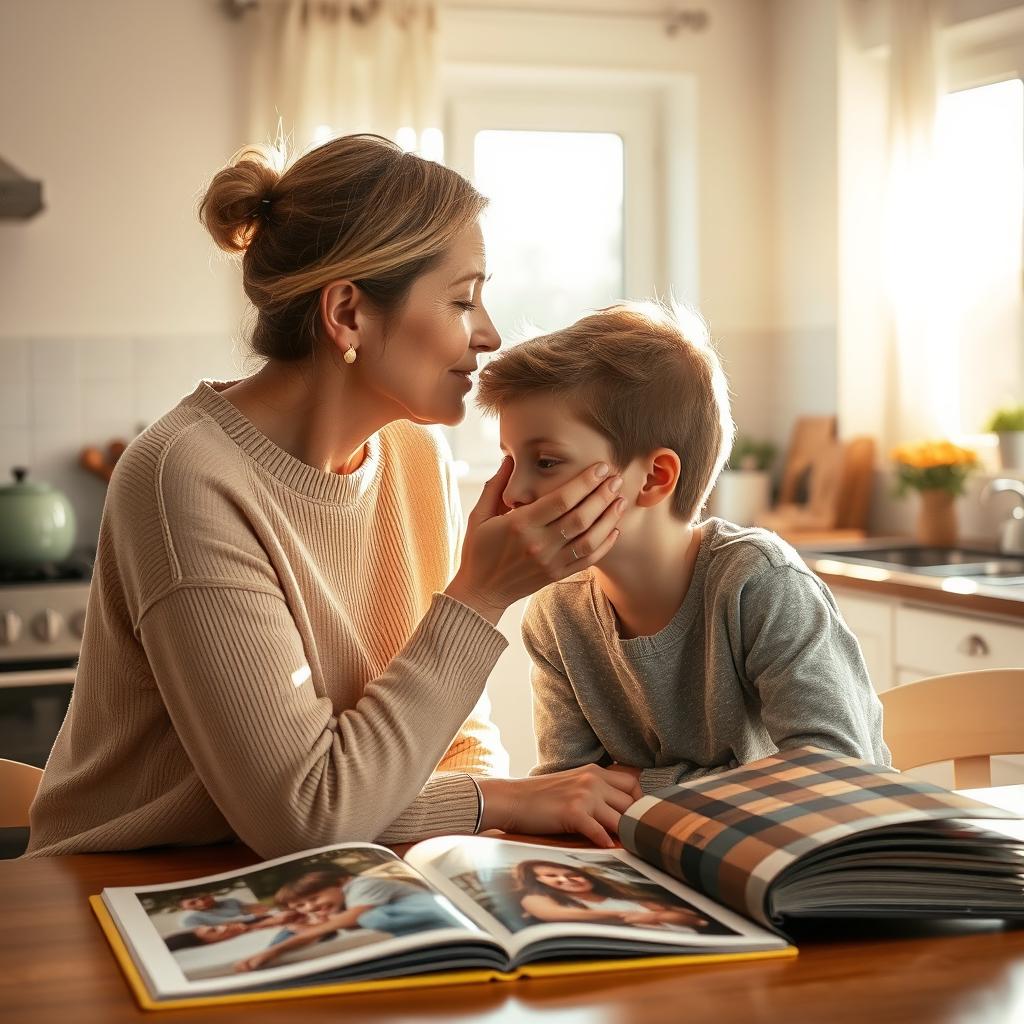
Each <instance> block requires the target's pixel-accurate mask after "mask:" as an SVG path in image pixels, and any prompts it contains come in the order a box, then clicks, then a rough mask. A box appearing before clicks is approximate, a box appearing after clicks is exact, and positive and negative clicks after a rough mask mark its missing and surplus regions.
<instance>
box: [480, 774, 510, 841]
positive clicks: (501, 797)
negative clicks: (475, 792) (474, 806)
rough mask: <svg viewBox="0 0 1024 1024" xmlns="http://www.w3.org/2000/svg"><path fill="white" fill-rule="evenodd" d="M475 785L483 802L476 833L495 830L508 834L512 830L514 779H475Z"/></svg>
mask: <svg viewBox="0 0 1024 1024" xmlns="http://www.w3.org/2000/svg"><path fill="white" fill-rule="evenodd" d="M476 784H477V787H478V789H479V790H480V796H481V798H482V800H483V810H482V813H481V815H480V825H479V827H478V829H477V831H478V832H486V831H487V830H488V829H492V828H496V829H500V830H501V831H502V832H509V831H511V828H512V820H513V812H512V809H513V806H514V804H515V797H514V795H513V793H514V786H515V780H514V779H477V780H476Z"/></svg>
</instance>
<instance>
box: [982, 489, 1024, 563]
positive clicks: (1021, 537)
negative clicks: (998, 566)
mask: <svg viewBox="0 0 1024 1024" xmlns="http://www.w3.org/2000/svg"><path fill="white" fill-rule="evenodd" d="M1001 491H1010V492H1012V493H1013V494H1015V495H1016V496H1017V498H1018V499H1019V500H1018V502H1017V504H1015V505H1014V506H1013V508H1012V509H1011V511H1010V517H1009V518H1008V519H1007V520H1006V521H1005V522H1004V523H1003V525H1002V527H1001V528H1000V530H999V550H1000V551H1002V552H1004V553H1005V554H1012V555H1022V554H1024V483H1022V482H1021V481H1020V480H1011V479H1009V478H1007V477H999V478H998V479H996V480H992V481H990V482H989V483H988V484H986V485H985V489H984V490H983V491H982V492H981V500H982V501H988V500H989V498H991V497H992V495H993V494H998V493H999V492H1001Z"/></svg>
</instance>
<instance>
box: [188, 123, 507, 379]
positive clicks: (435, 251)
mask: <svg viewBox="0 0 1024 1024" xmlns="http://www.w3.org/2000/svg"><path fill="white" fill-rule="evenodd" d="M284 168H285V157H284V153H283V148H282V147H269V146H248V147H246V148H245V149H242V150H240V151H239V152H238V153H236V154H235V155H234V156H233V157H232V159H231V162H230V163H229V164H228V166H227V167H225V168H224V169H223V170H221V171H219V172H218V173H217V174H216V175H215V176H214V178H213V181H212V182H211V183H210V186H209V188H208V189H207V190H206V194H205V195H204V196H203V199H202V202H201V203H200V204H199V218H200V220H202V222H203V224H205V225H206V228H207V230H208V231H209V232H210V234H211V235H212V236H213V240H214V241H215V242H216V243H217V245H218V246H220V248H221V249H223V250H225V252H229V253H232V254H238V253H242V254H243V255H242V283H243V287H244V288H245V293H246V295H248V296H249V299H250V300H251V301H252V303H253V306H254V307H255V308H256V313H257V319H256V325H255V328H254V330H253V337H252V346H253V348H254V349H255V351H256V352H257V353H258V354H259V355H262V356H267V357H268V358H273V359H283V360H298V359H304V358H306V357H307V356H308V355H310V353H311V352H312V351H313V345H314V343H315V342H316V340H317V335H318V327H319V323H320V315H319V298H320V290H321V289H322V288H323V286H324V285H325V284H327V283H328V282H330V281H334V280H337V279H339V278H348V279H349V280H351V281H353V282H354V283H355V284H357V285H358V286H359V287H360V288H361V289H362V291H363V292H364V293H365V294H366V295H367V297H368V298H369V299H370V301H371V302H372V303H373V306H374V307H375V310H376V312H378V313H379V314H380V315H382V316H383V317H385V318H387V317H388V316H390V315H392V314H394V313H395V312H396V311H397V310H398V309H399V308H400V307H401V304H402V302H403V301H404V300H405V298H406V296H407V295H408V293H409V289H410V288H411V287H412V284H413V282H414V281H415V280H416V278H417V277H419V276H420V275H421V274H424V273H426V272H427V271H428V270H430V269H431V268H432V267H433V266H434V265H436V264H437V263H438V262H439V261H440V260H441V259H442V258H443V257H444V255H445V253H446V252H447V250H448V248H449V247H450V246H451V244H452V242H453V241H454V239H455V238H456V237H457V236H458V235H459V234H460V233H461V232H462V231H464V230H465V229H466V228H467V227H468V226H469V225H470V224H472V223H473V221H475V220H476V218H477V217H478V216H479V215H480V213H481V211H482V210H483V208H484V207H485V206H486V204H487V200H486V199H484V198H483V196H481V195H480V193H479V192H477V191H476V189H475V188H473V186H472V185H471V184H470V183H469V182H468V181H466V179H465V178H463V177H462V176H461V175H460V174H458V173H456V172H455V171H453V170H450V169H449V168H447V167H444V166H442V165H441V164H437V163H434V162H433V161H430V160H424V159H423V158H422V157H419V156H416V155H415V154H413V153H406V152H403V151H402V149H400V148H399V147H398V146H396V145H395V144H394V143H393V142H390V141H389V140H388V139H384V138H381V137H380V136H377V135H344V136H341V137H340V138H336V139H333V140H332V141H330V142H326V143H324V144H323V145H322V146H318V147H317V148H315V149H312V150H310V151H309V152H307V153H305V154H304V155H303V156H301V157H299V158H298V159H297V160H296V161H295V162H294V163H293V164H292V165H291V166H290V167H288V168H287V169H284Z"/></svg>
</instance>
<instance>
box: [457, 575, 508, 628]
mask: <svg viewBox="0 0 1024 1024" xmlns="http://www.w3.org/2000/svg"><path fill="white" fill-rule="evenodd" d="M444 593H446V594H447V595H448V596H449V597H451V598H454V599H455V600H456V601H458V602H459V603H460V604H464V605H465V606H466V607H467V608H472V609H473V611H475V612H476V613H477V615H479V616H480V617H481V618H484V619H486V620H487V621H488V622H489V623H490V624H491V625H492V626H496V625H497V624H498V620H499V619H500V618H501V616H502V615H503V614H504V613H505V608H506V607H507V606H505V605H500V606H499V605H496V604H493V603H492V602H490V601H487V600H486V599H485V598H483V597H481V596H480V595H479V594H478V593H476V592H475V591H474V590H473V589H472V588H471V587H468V586H467V585H466V584H465V583H464V582H463V581H462V580H461V579H460V578H459V576H458V574H457V573H456V575H455V578H454V579H453V580H452V581H451V583H449V584H448V586H447V587H445V590H444Z"/></svg>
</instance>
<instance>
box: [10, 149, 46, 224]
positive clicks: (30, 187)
mask: <svg viewBox="0 0 1024 1024" xmlns="http://www.w3.org/2000/svg"><path fill="white" fill-rule="evenodd" d="M42 208H43V183H42V182H41V181H33V180H32V179H31V178H26V177H25V175H24V174H22V173H21V171H19V170H17V169H16V168H14V167H12V166H11V165H10V164H9V163H7V161H6V160H3V159H2V158H0V220H8V219H12V218H21V219H22V220H24V219H26V218H28V217H34V216H35V215H36V214H37V213H38V212H39V211H40V210H41V209H42Z"/></svg>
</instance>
